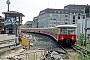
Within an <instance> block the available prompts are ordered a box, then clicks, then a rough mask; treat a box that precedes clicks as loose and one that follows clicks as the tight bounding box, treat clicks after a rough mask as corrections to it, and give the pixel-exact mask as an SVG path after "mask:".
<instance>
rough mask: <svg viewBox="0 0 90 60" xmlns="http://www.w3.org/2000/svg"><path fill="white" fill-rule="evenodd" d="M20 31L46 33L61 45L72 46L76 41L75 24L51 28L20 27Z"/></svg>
mask: <svg viewBox="0 0 90 60" xmlns="http://www.w3.org/2000/svg"><path fill="white" fill-rule="evenodd" d="M22 32H34V33H42V34H47V35H50V36H52V37H54V38H55V39H56V41H57V42H59V44H61V45H66V46H67V45H69V46H72V45H73V44H74V43H75V42H76V26H74V25H58V26H56V27H53V28H22Z"/></svg>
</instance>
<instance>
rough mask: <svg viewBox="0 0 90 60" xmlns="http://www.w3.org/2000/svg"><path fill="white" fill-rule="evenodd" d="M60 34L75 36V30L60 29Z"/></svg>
mask: <svg viewBox="0 0 90 60" xmlns="http://www.w3.org/2000/svg"><path fill="white" fill-rule="evenodd" d="M60 34H75V28H60Z"/></svg>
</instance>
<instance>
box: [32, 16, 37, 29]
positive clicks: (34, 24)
mask: <svg viewBox="0 0 90 60" xmlns="http://www.w3.org/2000/svg"><path fill="white" fill-rule="evenodd" d="M32 28H38V16H37V17H34V18H33V23H32Z"/></svg>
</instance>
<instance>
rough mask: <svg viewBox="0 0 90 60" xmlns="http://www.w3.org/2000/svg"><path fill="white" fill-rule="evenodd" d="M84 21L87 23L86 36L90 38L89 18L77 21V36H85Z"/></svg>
mask: <svg viewBox="0 0 90 60" xmlns="http://www.w3.org/2000/svg"><path fill="white" fill-rule="evenodd" d="M85 21H87V28H88V29H87V35H89V36H90V18H88V19H80V20H78V21H77V29H78V30H77V36H79V37H80V34H85Z"/></svg>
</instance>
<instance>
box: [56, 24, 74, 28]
mask: <svg viewBox="0 0 90 60" xmlns="http://www.w3.org/2000/svg"><path fill="white" fill-rule="evenodd" d="M56 27H57V28H59V27H76V26H75V25H58V26H56Z"/></svg>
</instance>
